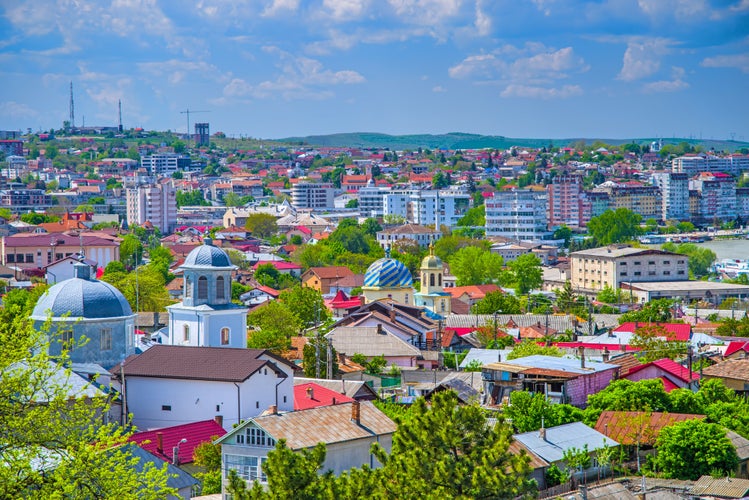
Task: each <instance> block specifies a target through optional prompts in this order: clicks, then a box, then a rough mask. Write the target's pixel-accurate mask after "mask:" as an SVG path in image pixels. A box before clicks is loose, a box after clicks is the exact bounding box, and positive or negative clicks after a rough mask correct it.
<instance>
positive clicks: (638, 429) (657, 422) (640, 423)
mask: <svg viewBox="0 0 749 500" xmlns="http://www.w3.org/2000/svg"><path fill="white" fill-rule="evenodd" d="M703 418H705V416H704V415H694V414H691V413H659V412H653V413H646V412H641V411H611V410H605V411H603V412H602V413H601V416H600V417H598V421H597V422H596V425H595V429H596V430H597V431H598V432H600V433H601V434H605V435H606V436H608V437H610V438H611V439H613V440H614V441H616V442H617V443H619V444H623V445H635V444H637V441H638V440H639V441H640V444H648V445H652V444H654V443H655V441H656V439H657V438H658V434H660V432H661V429H663V428H664V427H666V426H669V425H673V424H675V423H677V422H683V421H685V420H695V419H700V420H701V419H703ZM638 438H639V439H638Z"/></svg>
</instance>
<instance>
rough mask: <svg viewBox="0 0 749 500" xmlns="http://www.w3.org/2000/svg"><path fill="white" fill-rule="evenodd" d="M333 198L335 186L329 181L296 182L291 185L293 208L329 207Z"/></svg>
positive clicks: (321, 208)
mask: <svg viewBox="0 0 749 500" xmlns="http://www.w3.org/2000/svg"><path fill="white" fill-rule="evenodd" d="M334 198H335V188H334V187H333V184H331V183H312V182H298V183H296V184H294V185H293V186H291V204H292V205H294V207H295V208H311V209H312V210H327V209H331V208H333V207H334Z"/></svg>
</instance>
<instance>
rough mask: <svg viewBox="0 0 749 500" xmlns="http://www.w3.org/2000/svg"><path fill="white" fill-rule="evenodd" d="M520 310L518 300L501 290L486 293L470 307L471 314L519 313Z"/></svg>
mask: <svg viewBox="0 0 749 500" xmlns="http://www.w3.org/2000/svg"><path fill="white" fill-rule="evenodd" d="M521 311H522V309H521V306H520V300H518V298H517V297H515V296H514V295H510V294H507V293H504V292H503V291H501V290H495V291H493V292H489V293H487V294H486V295H484V298H483V299H481V300H479V301H478V302H476V303H475V304H474V305H473V307H471V312H472V313H473V314H494V313H500V314H519V313H520V312H521Z"/></svg>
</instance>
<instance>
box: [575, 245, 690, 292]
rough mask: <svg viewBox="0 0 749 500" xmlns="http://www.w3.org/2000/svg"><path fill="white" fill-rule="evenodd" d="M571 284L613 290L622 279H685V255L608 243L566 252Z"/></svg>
mask: <svg viewBox="0 0 749 500" xmlns="http://www.w3.org/2000/svg"><path fill="white" fill-rule="evenodd" d="M570 264H571V282H572V286H573V287H576V288H578V289H583V290H603V288H604V287H605V286H606V285H608V286H609V287H611V288H612V289H614V290H616V289H618V288H619V287H620V286H621V283H622V282H643V281H646V282H647V281H687V280H688V279H689V268H688V264H689V258H688V257H687V256H686V255H681V254H675V253H671V252H666V251H663V250H655V249H649V248H633V247H629V246H626V245H610V246H607V247H599V248H591V249H589V250H581V251H578V252H572V253H571V254H570Z"/></svg>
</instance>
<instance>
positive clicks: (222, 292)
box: [216, 276, 226, 300]
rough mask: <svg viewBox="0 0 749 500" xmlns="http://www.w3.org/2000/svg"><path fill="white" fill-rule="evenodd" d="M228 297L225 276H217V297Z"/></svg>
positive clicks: (220, 298)
mask: <svg viewBox="0 0 749 500" xmlns="http://www.w3.org/2000/svg"><path fill="white" fill-rule="evenodd" d="M225 297H226V289H225V287H224V277H223V276H219V277H218V278H216V298H217V299H218V300H224V298H225Z"/></svg>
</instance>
